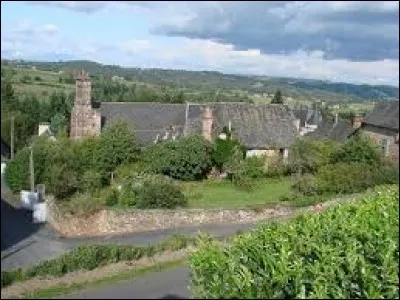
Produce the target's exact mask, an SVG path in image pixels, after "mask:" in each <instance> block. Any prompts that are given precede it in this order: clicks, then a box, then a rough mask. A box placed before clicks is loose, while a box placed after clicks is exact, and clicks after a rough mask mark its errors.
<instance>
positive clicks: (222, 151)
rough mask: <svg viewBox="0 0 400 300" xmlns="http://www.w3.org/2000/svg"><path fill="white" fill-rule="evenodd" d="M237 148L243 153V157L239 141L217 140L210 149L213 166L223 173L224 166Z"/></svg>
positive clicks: (242, 148) (242, 147)
mask: <svg viewBox="0 0 400 300" xmlns="http://www.w3.org/2000/svg"><path fill="white" fill-rule="evenodd" d="M237 147H239V149H241V150H242V151H243V157H244V156H245V153H246V151H245V148H244V146H243V145H242V144H240V142H239V141H237V140H235V139H231V138H227V139H225V140H223V139H217V140H216V141H215V143H214V145H213V148H212V154H211V158H212V161H213V164H214V165H215V166H216V167H217V168H218V169H219V170H220V171H223V170H224V167H225V165H226V164H227V163H228V161H229V160H230V159H231V157H232V155H233V154H234V151H235V149H236V148H237Z"/></svg>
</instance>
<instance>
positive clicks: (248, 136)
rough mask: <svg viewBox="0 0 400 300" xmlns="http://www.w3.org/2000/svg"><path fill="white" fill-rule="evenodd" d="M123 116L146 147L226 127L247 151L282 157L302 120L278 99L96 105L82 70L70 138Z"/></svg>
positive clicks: (85, 134) (211, 133)
mask: <svg viewBox="0 0 400 300" xmlns="http://www.w3.org/2000/svg"><path fill="white" fill-rule="evenodd" d="M119 119H120V120H123V121H124V122H126V123H127V124H128V126H130V127H131V128H132V130H133V131H134V133H135V136H136V138H137V140H138V142H139V143H140V144H141V145H142V146H147V145H150V144H152V143H157V142H161V141H165V140H174V139H179V138H181V137H183V136H187V135H191V134H201V135H203V136H204V137H205V138H206V139H208V140H214V139H216V138H217V137H219V136H220V134H221V133H222V131H223V128H224V127H231V128H232V129H233V135H234V136H235V137H236V138H238V139H239V140H240V141H241V142H242V143H243V144H244V145H245V146H246V148H247V153H248V155H249V156H251V155H262V154H266V155H274V154H276V155H280V156H281V157H282V158H284V159H286V158H287V157H288V151H289V149H290V147H291V145H292V143H293V142H294V140H295V138H296V137H297V136H299V122H300V121H299V120H297V119H296V118H295V117H294V116H293V113H292V112H291V110H290V109H288V108H287V107H286V106H284V105H279V104H249V103H204V104H203V103H202V104H197V103H186V104H166V103H155V102H147V103H137V102H102V103H101V106H100V108H99V109H94V108H92V105H91V83H90V80H89V76H88V74H87V73H86V72H84V71H81V72H80V73H79V74H78V76H77V78H76V96H75V103H74V107H73V110H72V113H71V128H70V137H71V138H73V139H82V138H85V137H88V136H95V135H98V134H100V132H101V129H102V128H103V127H104V126H107V125H108V124H110V123H113V122H114V121H117V120H119Z"/></svg>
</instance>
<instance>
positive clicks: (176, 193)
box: [136, 181, 187, 209]
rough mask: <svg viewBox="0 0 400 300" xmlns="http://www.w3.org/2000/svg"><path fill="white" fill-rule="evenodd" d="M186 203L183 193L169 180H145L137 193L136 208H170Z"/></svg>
mask: <svg viewBox="0 0 400 300" xmlns="http://www.w3.org/2000/svg"><path fill="white" fill-rule="evenodd" d="M186 205H187V199H186V197H185V195H184V194H183V193H182V192H181V190H180V189H179V187H177V186H175V185H173V184H172V183H169V182H156V181H145V182H144V184H143V186H142V187H141V188H140V189H139V191H138V193H137V200H136V207H137V208H167V209H172V208H176V207H183V206H186Z"/></svg>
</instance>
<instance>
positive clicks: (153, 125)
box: [100, 102, 186, 145]
mask: <svg viewBox="0 0 400 300" xmlns="http://www.w3.org/2000/svg"><path fill="white" fill-rule="evenodd" d="M185 110H186V105H185V104H165V103H155V102H147V103H140V102H102V103H101V106H100V113H101V117H102V119H103V120H102V123H103V126H106V125H107V124H109V123H112V122H114V121H116V120H118V119H122V120H123V121H125V122H126V123H127V124H128V126H130V127H131V128H132V129H133V131H134V132H135V135H136V138H137V139H138V141H139V143H141V144H143V145H146V144H150V143H152V142H153V141H154V140H155V139H156V137H157V135H158V136H159V137H160V139H161V138H162V137H163V136H164V135H165V132H166V130H167V129H169V128H170V126H171V125H172V126H174V129H175V130H174V132H175V134H176V135H177V136H178V137H180V136H182V134H183V127H184V125H185ZM171 130H173V129H172V128H171ZM169 137H171V135H170V136H169Z"/></svg>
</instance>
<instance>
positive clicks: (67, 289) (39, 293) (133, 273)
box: [11, 259, 185, 299]
mask: <svg viewBox="0 0 400 300" xmlns="http://www.w3.org/2000/svg"><path fill="white" fill-rule="evenodd" d="M184 262H185V259H179V260H175V261H168V262H163V263H157V264H154V265H152V266H148V267H142V268H138V269H134V270H128V271H124V272H121V273H118V274H115V275H112V276H108V277H104V278H100V279H97V280H90V281H85V282H80V283H72V284H70V285H67V284H62V285H56V286H53V287H51V288H45V289H38V290H35V291H33V292H30V293H26V294H23V295H22V296H20V297H18V298H11V299H49V298H54V297H59V296H63V295H67V294H72V293H73V292H76V291H78V290H81V289H83V288H89V287H101V286H105V285H109V284H112V283H118V282H120V281H122V280H126V279H132V278H135V277H138V276H141V275H145V274H148V273H150V272H159V271H163V270H166V269H170V268H173V267H178V266H180V265H182V264H183V263H184Z"/></svg>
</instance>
